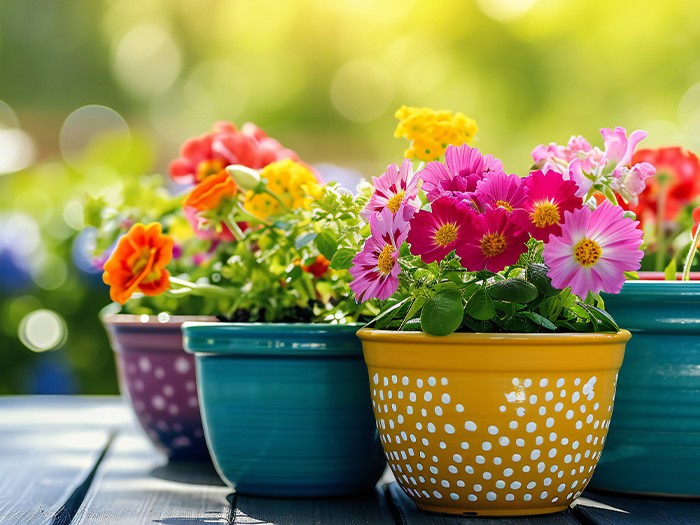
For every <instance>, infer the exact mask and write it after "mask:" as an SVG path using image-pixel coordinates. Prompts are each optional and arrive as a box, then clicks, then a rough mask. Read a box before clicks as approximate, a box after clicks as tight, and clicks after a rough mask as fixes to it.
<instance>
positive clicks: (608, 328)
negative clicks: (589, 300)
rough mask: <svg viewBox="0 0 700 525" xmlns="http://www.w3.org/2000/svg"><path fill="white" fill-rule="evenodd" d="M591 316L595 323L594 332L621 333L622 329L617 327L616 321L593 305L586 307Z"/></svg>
mask: <svg viewBox="0 0 700 525" xmlns="http://www.w3.org/2000/svg"><path fill="white" fill-rule="evenodd" d="M584 308H586V310H588V311H589V312H590V314H591V320H592V321H593V325H594V330H595V331H596V332H597V331H601V332H619V331H620V327H619V326H617V323H616V322H615V319H613V318H612V316H611V315H610V314H609V313H608V312H606V311H605V310H601V309H600V308H597V307H595V306H593V305H590V304H587V305H585V306H584Z"/></svg>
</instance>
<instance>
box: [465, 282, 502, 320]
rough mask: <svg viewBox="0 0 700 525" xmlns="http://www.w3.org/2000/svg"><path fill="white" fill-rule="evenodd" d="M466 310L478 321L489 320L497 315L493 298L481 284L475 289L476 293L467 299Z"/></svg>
mask: <svg viewBox="0 0 700 525" xmlns="http://www.w3.org/2000/svg"><path fill="white" fill-rule="evenodd" d="M466 311H467V313H468V314H469V315H471V316H472V317H473V318H474V319H476V320H478V321H488V320H490V319H493V318H494V317H495V316H496V308H495V307H494V305H493V299H491V297H490V296H489V294H488V293H486V290H484V288H482V287H481V286H480V287H478V288H477V289H476V290H474V293H473V294H472V295H471V297H470V298H469V300H468V301H467V308H466Z"/></svg>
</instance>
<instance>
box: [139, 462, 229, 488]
mask: <svg viewBox="0 0 700 525" xmlns="http://www.w3.org/2000/svg"><path fill="white" fill-rule="evenodd" d="M149 476H153V477H154V478H158V479H163V480H166V481H175V482H177V483H189V484H193V485H215V486H219V487H221V486H224V485H225V484H224V482H223V481H221V478H220V477H219V475H218V474H217V473H216V470H215V469H214V466H213V465H212V464H211V463H187V462H174V461H171V462H169V463H166V464H164V465H161V466H159V467H156V468H154V469H152V470H151V471H150V472H149Z"/></svg>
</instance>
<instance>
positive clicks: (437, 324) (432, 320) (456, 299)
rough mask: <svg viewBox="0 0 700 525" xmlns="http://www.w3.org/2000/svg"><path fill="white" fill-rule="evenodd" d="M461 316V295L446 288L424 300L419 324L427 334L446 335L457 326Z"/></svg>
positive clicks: (462, 305)
mask: <svg viewBox="0 0 700 525" xmlns="http://www.w3.org/2000/svg"><path fill="white" fill-rule="evenodd" d="M463 317H464V304H463V302H462V295H461V294H460V293H459V292H458V291H456V290H450V289H447V290H443V291H441V292H439V293H437V294H435V296H434V297H432V298H431V299H428V300H427V301H426V303H425V305H424V306H423V310H422V311H421V314H420V325H421V328H423V331H424V332H425V333H427V334H430V335H448V334H451V333H452V332H454V331H455V330H457V328H459V325H461V324H462V318H463Z"/></svg>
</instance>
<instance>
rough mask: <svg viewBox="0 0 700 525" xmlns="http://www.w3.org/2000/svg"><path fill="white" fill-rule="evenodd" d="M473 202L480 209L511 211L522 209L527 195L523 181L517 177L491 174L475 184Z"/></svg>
mask: <svg viewBox="0 0 700 525" xmlns="http://www.w3.org/2000/svg"><path fill="white" fill-rule="evenodd" d="M474 200H475V201H476V202H477V203H478V204H479V207H480V208H484V207H485V206H489V207H491V208H498V207H500V208H504V209H505V210H506V211H509V212H510V211H513V210H517V209H520V208H523V207H524V206H525V204H526V203H527V194H526V192H525V184H523V179H521V178H520V177H518V176H517V175H506V174H505V173H491V174H489V175H488V176H487V177H485V178H483V179H481V180H480V181H479V182H477V183H476V191H475V192H474Z"/></svg>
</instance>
